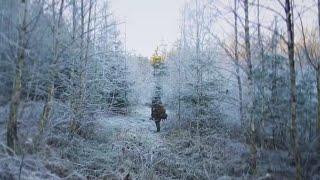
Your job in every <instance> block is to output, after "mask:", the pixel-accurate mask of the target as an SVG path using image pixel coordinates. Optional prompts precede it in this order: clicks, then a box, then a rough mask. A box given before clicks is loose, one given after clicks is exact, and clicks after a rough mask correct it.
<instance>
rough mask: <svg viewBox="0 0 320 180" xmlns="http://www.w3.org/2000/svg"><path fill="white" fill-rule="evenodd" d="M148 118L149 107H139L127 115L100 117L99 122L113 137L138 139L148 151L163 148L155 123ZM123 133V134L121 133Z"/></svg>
mask: <svg viewBox="0 0 320 180" xmlns="http://www.w3.org/2000/svg"><path fill="white" fill-rule="evenodd" d="M149 118H150V107H147V106H140V107H137V108H135V109H134V110H133V112H132V113H131V114H129V115H126V116H123V115H117V116H111V117H101V118H100V122H101V124H102V126H104V128H105V129H107V130H108V131H109V130H110V132H111V133H112V135H115V134H117V133H121V135H124V136H127V137H126V138H127V139H131V138H138V139H140V141H142V142H144V144H145V145H147V147H149V148H150V150H153V149H159V148H161V147H164V146H165V143H164V141H163V138H162V137H161V133H157V132H156V127H155V123H154V121H152V120H149ZM122 132H125V133H122Z"/></svg>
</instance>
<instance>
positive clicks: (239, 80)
mask: <svg viewBox="0 0 320 180" xmlns="http://www.w3.org/2000/svg"><path fill="white" fill-rule="evenodd" d="M237 5H238V4H237V0H234V35H235V48H234V59H235V63H236V73H237V83H238V93H239V97H238V98H239V113H240V123H241V128H242V129H243V128H244V124H245V123H244V116H243V100H242V99H243V98H242V83H241V75H240V63H239V48H238V45H239V39H238V12H237V8H238V6H237Z"/></svg>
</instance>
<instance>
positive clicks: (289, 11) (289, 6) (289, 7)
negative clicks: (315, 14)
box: [284, 0, 302, 180]
mask: <svg viewBox="0 0 320 180" xmlns="http://www.w3.org/2000/svg"><path fill="white" fill-rule="evenodd" d="M284 10H285V14H286V25H287V36H288V39H287V46H288V58H289V69H290V104H291V106H290V109H291V127H290V131H291V138H292V148H293V154H294V160H295V166H296V179H298V180H300V179H302V167H301V156H300V152H299V147H298V145H299V143H298V139H299V138H298V129H297V122H296V121H297V87H296V71H295V60H294V23H293V0H285V4H284Z"/></svg>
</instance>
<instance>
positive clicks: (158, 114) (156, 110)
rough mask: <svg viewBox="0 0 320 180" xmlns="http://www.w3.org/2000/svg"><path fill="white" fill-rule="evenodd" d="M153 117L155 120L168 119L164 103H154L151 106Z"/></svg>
mask: <svg viewBox="0 0 320 180" xmlns="http://www.w3.org/2000/svg"><path fill="white" fill-rule="evenodd" d="M151 117H152V119H153V120H155V121H161V120H162V119H167V113H166V109H165V108H164V106H163V105H162V104H153V105H152V107H151Z"/></svg>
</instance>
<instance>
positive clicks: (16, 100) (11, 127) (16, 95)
mask: <svg viewBox="0 0 320 180" xmlns="http://www.w3.org/2000/svg"><path fill="white" fill-rule="evenodd" d="M21 3H22V4H23V7H24V10H23V13H22V18H23V19H22V24H21V25H20V29H19V47H18V61H17V65H16V68H15V77H14V83H13V92H12V96H11V105H10V112H9V120H8V123H7V146H8V147H9V148H10V150H9V154H11V155H12V154H13V153H14V152H16V151H17V145H18V127H17V121H18V109H19V104H20V96H21V89H22V85H21V81H22V69H23V66H24V61H25V56H26V53H25V49H26V47H27V39H26V36H27V22H26V21H27V13H28V7H27V2H25V0H22V1H21Z"/></svg>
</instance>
